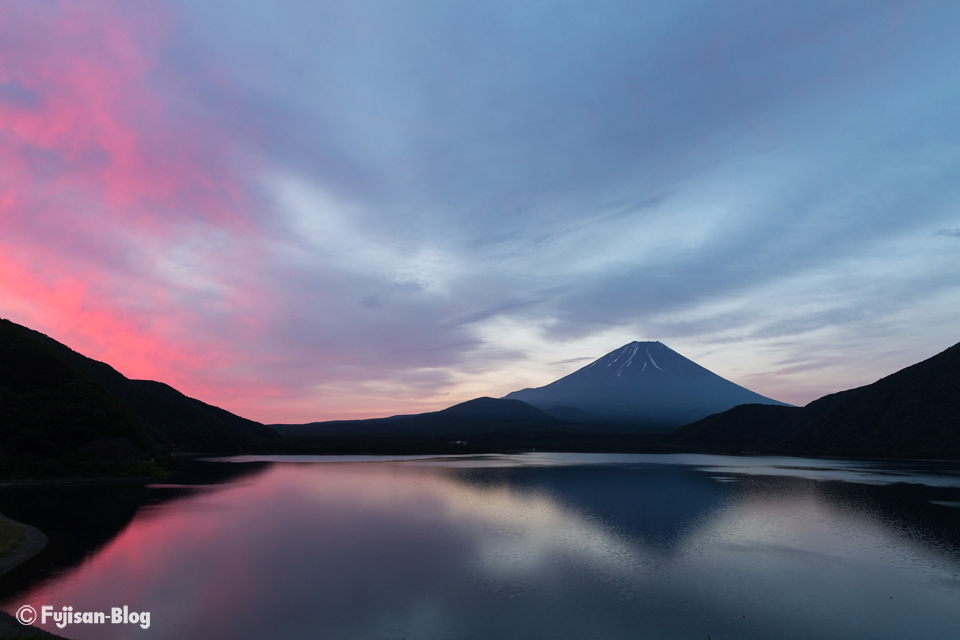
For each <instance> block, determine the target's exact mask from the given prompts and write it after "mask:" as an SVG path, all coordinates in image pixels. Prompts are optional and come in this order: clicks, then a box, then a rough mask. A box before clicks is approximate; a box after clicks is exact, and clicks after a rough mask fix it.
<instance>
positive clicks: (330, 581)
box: [0, 454, 960, 640]
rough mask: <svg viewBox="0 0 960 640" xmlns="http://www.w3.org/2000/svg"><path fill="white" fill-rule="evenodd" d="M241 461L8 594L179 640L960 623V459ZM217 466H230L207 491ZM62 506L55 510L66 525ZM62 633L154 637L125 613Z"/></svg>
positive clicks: (695, 632) (929, 630)
mask: <svg viewBox="0 0 960 640" xmlns="http://www.w3.org/2000/svg"><path fill="white" fill-rule="evenodd" d="M232 460H233V461H234V462H229V463H228V462H214V461H210V462H195V463H193V467H190V468H191V469H192V471H190V472H189V473H186V474H185V475H186V477H181V478H180V479H179V480H177V481H173V480H172V481H171V482H170V483H169V484H171V485H179V486H175V487H169V486H168V487H166V488H153V489H148V488H141V489H140V490H141V491H142V492H143V494H144V495H145V496H146V497H145V498H144V499H143V501H142V503H141V506H140V507H139V509H138V510H136V511H135V515H133V516H132V519H129V520H127V521H124V523H123V525H122V527H120V529H121V530H120V531H119V533H118V534H117V535H116V537H114V538H113V539H111V540H108V541H106V542H104V541H101V542H100V543H98V545H97V548H96V549H95V550H93V551H92V552H90V553H89V555H88V556H86V557H85V558H84V559H81V560H79V561H78V563H77V562H75V563H74V564H69V563H67V564H63V565H62V566H60V567H59V568H58V569H57V570H56V571H52V572H51V573H53V575H51V576H50V577H46V578H43V579H41V580H40V581H39V582H34V583H31V584H29V585H26V586H24V587H23V588H21V589H20V590H18V591H17V592H16V593H11V594H9V597H8V598H7V600H6V602H5V603H4V607H3V608H4V609H5V610H7V611H15V610H16V609H17V607H19V606H20V605H21V604H32V605H33V606H35V607H37V608H39V606H40V605H43V604H50V605H53V606H55V607H57V608H60V607H61V606H64V605H70V606H73V607H74V610H81V611H90V610H93V611H96V610H109V608H110V607H113V606H123V605H129V606H130V609H131V610H136V611H150V612H151V615H152V618H151V620H152V623H151V628H150V630H149V633H150V635H151V636H152V637H155V638H171V639H172V638H250V639H254V638H280V637H323V638H367V637H369V638H645V637H648V638H698V637H699V638H705V637H706V636H707V634H710V636H711V637H712V638H713V639H714V640H719V639H723V638H770V637H777V638H809V637H818V638H849V637H869V638H909V637H917V638H921V637H922V638H941V637H942V638H955V637H956V636H957V634H958V632H960V553H958V549H960V539H958V535H960V533H958V532H960V527H958V524H960V509H956V508H953V507H951V506H949V505H945V504H944V503H951V502H956V501H958V500H960V476H958V475H957V467H956V466H955V465H954V466H951V465H914V466H913V467H910V466H909V465H908V466H903V465H900V466H890V465H886V466H885V465H878V464H870V463H849V462H842V461H820V460H799V459H782V458H781V459H764V458H742V457H722V456H651V455H602V454H591V455H585V454H583V455H581V454H528V455H517V456H469V457H459V458H449V459H422V458H421V459H410V458H407V459H393V460H391V459H387V458H362V457H361V458H356V457H355V458H352V459H349V458H316V459H303V458H300V459H294V458H286V459H283V460H285V461H279V462H273V461H272V460H274V459H272V458H257V459H251V458H245V459H244V458H235V459H232ZM289 460H299V461H296V462H291V461H289ZM237 461H239V462H237ZM188 466H189V465H188ZM198 469H206V470H207V473H208V475H209V474H211V473H225V474H226V475H227V476H228V477H221V479H220V481H219V484H217V483H215V482H213V483H212V482H209V481H207V482H206V483H202V484H201V482H202V481H199V480H196V478H197V477H198V476H197V474H198V473H199V471H198ZM213 469H222V470H224V471H223V472H214V471H211V470H213ZM228 469H229V470H236V471H231V472H228V471H226V470H228ZM242 470H248V471H249V472H247V471H242ZM191 473H192V474H193V480H191V478H190V474H191ZM811 474H812V475H811ZM824 474H826V476H827V478H826V479H813V478H820V477H821V476H823V475H824ZM830 474H833V475H832V476H831V475H830ZM844 474H847V475H844ZM805 476H806V477H805ZM78 490H79V489H78ZM82 490H83V491H86V492H88V493H90V494H91V495H94V494H96V493H97V491H104V490H106V488H104V487H100V488H97V487H87V488H84V489H82ZM18 491H20V492H22V491H23V490H18V489H13V488H10V489H6V490H5V491H4V492H3V493H0V511H4V512H5V510H6V509H7V508H8V505H10V504H15V503H17V501H18V500H19V503H21V504H22V503H23V502H24V498H23V495H25V494H22V493H18ZM16 496H19V497H16ZM158 496H159V497H158ZM74 498H76V495H74ZM51 500H52V499H51ZM51 500H48V501H47V502H46V503H45V504H44V505H42V506H39V507H36V508H37V509H39V510H43V509H46V510H47V511H46V513H47V515H46V516H45V517H46V518H47V520H48V521H49V522H53V521H54V520H55V514H56V512H57V505H56V504H53V503H52V501H51ZM10 515H13V516H14V517H17V516H16V515H14V514H12V513H11V514H10ZM19 515H21V516H22V514H19ZM23 519H24V520H26V521H27V522H31V523H33V524H36V522H32V521H31V519H30V518H27V517H25V516H23ZM38 526H39V525H38ZM41 528H42V527H41ZM51 546H53V545H51ZM42 555H43V554H41V556H38V559H39V558H41V557H42ZM46 628H48V629H50V630H55V629H54V628H53V627H52V625H48V627H46ZM61 633H64V634H65V635H67V636H69V637H75V638H78V639H85V638H126V637H130V638H133V637H138V638H139V637H141V636H140V635H139V634H142V633H146V632H144V631H143V630H141V629H139V628H136V627H129V628H124V627H123V626H122V625H110V624H107V625H105V626H84V625H75V626H70V627H68V628H67V629H65V630H64V631H63V632H61Z"/></svg>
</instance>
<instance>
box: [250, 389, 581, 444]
mask: <svg viewBox="0 0 960 640" xmlns="http://www.w3.org/2000/svg"><path fill="white" fill-rule="evenodd" d="M269 426H270V428H272V429H273V430H274V431H277V432H278V433H281V434H285V435H295V436H341V435H342V436H365V437H389V436H410V435H415V436H417V437H428V436H429V437H450V438H454V439H462V438H466V437H476V436H477V435H481V434H489V433H492V432H499V431H505V430H506V431H511V432H513V431H517V432H519V431H523V430H529V429H550V428H561V429H562V428H567V427H569V426H570V425H569V424H568V423H565V422H561V421H559V420H556V419H554V418H552V417H550V416H549V415H547V414H546V413H544V412H543V411H540V410H539V409H537V408H535V407H531V406H530V405H528V404H527V403H525V402H521V401H519V400H502V399H497V398H486V397H484V398H475V399H473V400H467V401H466V402H461V403H460V404H455V405H453V406H452V407H448V408H446V409H443V410H441V411H431V412H429V413H418V414H413V415H401V416H390V417H389V418H371V419H369V420H331V421H328V422H312V423H309V424H273V425H269Z"/></svg>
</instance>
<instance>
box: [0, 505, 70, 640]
mask: <svg viewBox="0 0 960 640" xmlns="http://www.w3.org/2000/svg"><path fill="white" fill-rule="evenodd" d="M0 519H3V520H6V521H7V522H12V523H13V524H15V525H17V526H18V527H22V528H23V531H24V534H25V537H24V539H23V542H21V543H20V544H19V545H17V547H16V548H15V549H14V550H13V551H11V552H10V553H8V554H7V555H5V556H3V557H2V558H0V577H2V576H3V575H5V574H7V573H9V572H10V571H13V570H14V569H16V568H17V567H19V566H20V565H21V564H23V563H24V562H26V561H27V560H29V559H30V558H33V557H34V556H36V555H37V554H38V553H40V552H41V551H43V550H44V549H45V548H46V547H47V544H49V543H50V539H49V538H48V537H47V535H46V534H45V533H44V532H42V531H40V530H39V529H37V528H36V527H32V526H30V525H29V524H24V523H23V522H19V521H17V520H14V519H13V518H8V517H7V516H5V515H3V514H2V513H0ZM26 635H40V636H43V637H46V638H62V636H57V635H54V634H52V633H50V632H49V631H46V630H44V629H41V628H39V627H34V626H32V625H25V624H21V623H20V621H19V620H17V619H16V618H15V617H13V616H12V615H10V614H9V613H7V612H6V611H0V636H2V637H5V638H6V637H11V638H16V637H22V636H26Z"/></svg>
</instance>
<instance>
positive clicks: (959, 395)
mask: <svg viewBox="0 0 960 640" xmlns="http://www.w3.org/2000/svg"><path fill="white" fill-rule="evenodd" d="M671 440H672V441H673V444H674V445H675V446H677V447H678V448H686V449H688V450H689V449H703V450H709V451H722V452H731V453H739V452H741V451H751V452H758V453H781V454H790V455H799V456H810V455H813V456H838V457H844V456H852V457H862V458H869V457H876V458H935V459H943V458H960V344H956V345H954V346H952V347H950V348H949V349H947V350H946V351H943V352H942V353H940V354H938V355H935V356H933V357H932V358H929V359H928V360H924V361H923V362H920V363H918V364H915V365H913V366H910V367H907V368H905V369H902V370H900V371H898V372H896V373H894V374H891V375H889V376H887V377H886V378H883V379H881V380H878V381H877V382H874V383H873V384H869V385H867V386H864V387H859V388H857V389H850V390H848V391H841V392H840V393H834V394H831V395H828V396H824V397H822V398H820V399H818V400H814V401H813V402H811V403H810V404H808V405H806V406H805V407H802V408H796V407H769V406H762V405H744V406H740V407H735V408H733V409H731V410H729V411H726V412H724V413H720V414H718V415H713V416H710V417H708V418H705V419H703V420H700V421H698V422H695V423H693V424H690V425H687V426H685V427H682V428H681V429H679V430H677V431H676V432H674V434H673V435H672V437H671Z"/></svg>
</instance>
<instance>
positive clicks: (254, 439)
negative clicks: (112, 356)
mask: <svg viewBox="0 0 960 640" xmlns="http://www.w3.org/2000/svg"><path fill="white" fill-rule="evenodd" d="M4 322H6V323H7V324H9V325H13V327H16V328H17V329H18V330H19V331H20V332H21V333H23V334H25V335H29V336H31V337H32V338H33V339H35V340H36V341H37V342H39V343H42V344H44V345H46V347H48V348H49V350H50V351H52V352H55V353H56V354H58V355H59V356H60V357H61V358H62V359H63V360H66V361H68V362H70V363H71V364H73V365H74V366H75V367H76V368H78V369H80V370H81V371H83V372H84V373H85V374H86V375H87V376H89V377H90V378H92V379H93V380H95V381H96V382H98V383H99V384H100V385H102V386H103V388H105V389H106V390H108V391H109V392H110V394H112V395H113V396H115V397H116V398H117V399H118V400H119V401H120V402H122V403H123V404H124V405H125V406H126V407H127V408H128V409H129V410H130V411H131V412H133V414H134V415H136V417H137V418H139V419H140V422H142V424H143V425H144V427H146V430H147V432H148V433H149V434H150V438H151V439H152V440H153V443H154V444H155V445H157V446H158V447H161V448H163V449H171V448H176V449H179V450H181V451H196V452H217V453H237V452H244V451H251V450H255V449H258V448H260V447H261V446H263V445H268V444H269V443H271V442H274V441H276V440H278V437H277V434H276V433H275V432H274V431H272V430H270V429H268V428H267V427H265V426H263V425H262V424H260V423H259V422H255V421H253V420H248V419H246V418H241V417H240V416H238V415H235V414H232V413H230V412H229V411H226V410H224V409H220V408H219V407H215V406H213V405H209V404H206V403H205V402H201V401H200V400H196V399H194V398H191V397H189V396H185V395H183V394H182V393H180V392H179V391H177V390H176V389H174V388H173V387H171V386H170V385H167V384H164V383H162V382H155V381H153V380H131V379H129V378H127V377H125V376H124V375H123V374H121V373H120V372H119V371H117V370H116V369H114V368H113V367H111V366H110V365H108V364H105V363H103V362H99V361H97V360H93V359H91V358H88V357H86V356H84V355H81V354H79V353H77V352H76V351H74V350H73V349H71V348H70V347H67V346H66V345H64V344H61V343H59V342H57V341H56V340H54V339H53V338H51V337H49V336H46V335H44V334H42V333H39V332H37V331H33V330H32V329H27V328H26V327H21V326H20V325H16V324H13V323H12V322H7V321H4Z"/></svg>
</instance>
